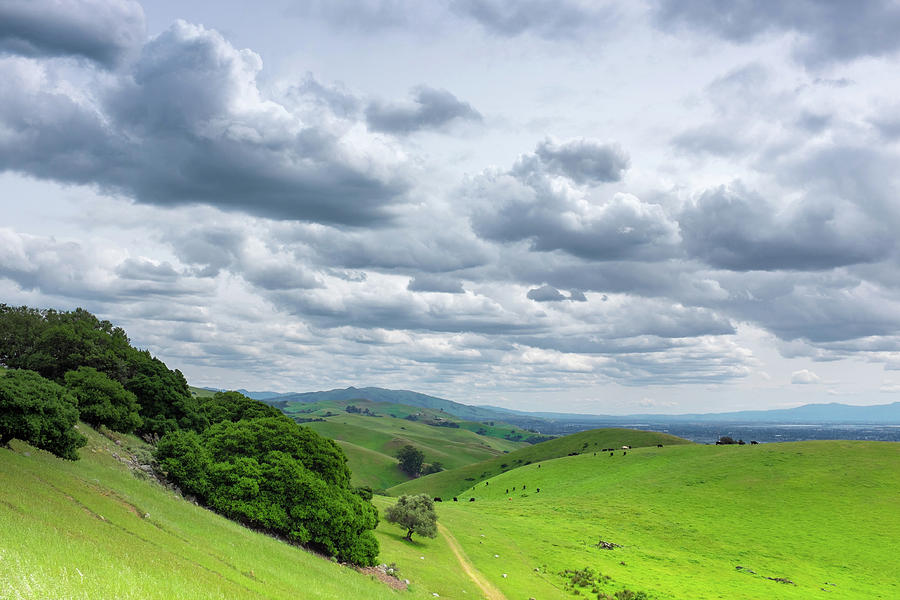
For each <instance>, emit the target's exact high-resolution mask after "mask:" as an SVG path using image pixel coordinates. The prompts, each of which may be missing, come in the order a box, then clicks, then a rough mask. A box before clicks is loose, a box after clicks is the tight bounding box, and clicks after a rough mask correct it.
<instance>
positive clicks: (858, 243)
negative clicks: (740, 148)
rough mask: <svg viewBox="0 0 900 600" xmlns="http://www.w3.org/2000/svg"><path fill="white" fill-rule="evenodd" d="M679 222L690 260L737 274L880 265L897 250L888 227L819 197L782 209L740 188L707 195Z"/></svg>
mask: <svg viewBox="0 0 900 600" xmlns="http://www.w3.org/2000/svg"><path fill="white" fill-rule="evenodd" d="M678 223H679V225H680V229H681V235H682V237H683V239H684V247H685V249H686V250H687V251H688V252H689V253H690V254H691V255H693V256H695V257H698V258H700V259H702V260H704V261H706V262H707V263H709V264H711V265H713V266H715V267H719V268H724V269H731V270H736V271H747V270H784V269H799V270H822V269H830V268H833V267H837V266H844V265H852V264H856V263H864V262H873V261H877V260H880V259H882V258H884V257H885V256H886V255H887V253H888V252H889V251H890V250H891V248H892V247H893V244H894V241H893V236H892V235H891V234H890V233H889V231H888V230H887V229H886V228H884V226H883V224H880V223H877V222H873V221H872V220H870V219H869V218H868V216H867V215H866V214H865V212H864V211H862V210H860V209H859V208H858V207H857V206H856V205H855V204H853V203H850V202H840V201H833V200H832V199H829V198H827V197H822V196H817V197H807V198H804V199H801V200H798V201H796V202H793V203H791V204H787V205H783V206H781V207H778V206H777V205H776V203H773V202H769V201H767V200H766V199H764V198H762V197H761V196H760V195H759V194H757V193H754V192H752V191H750V190H748V189H746V188H745V187H744V186H743V185H742V184H741V183H740V182H735V183H733V184H731V185H730V186H720V187H718V188H714V189H711V190H708V191H706V192H704V193H703V194H702V195H701V196H700V197H699V198H698V199H697V200H696V202H694V203H690V204H688V205H687V206H686V207H685V208H684V209H683V210H682V212H681V214H680V215H679V216H678ZM863 232H865V234H863Z"/></svg>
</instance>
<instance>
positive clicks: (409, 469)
mask: <svg viewBox="0 0 900 600" xmlns="http://www.w3.org/2000/svg"><path fill="white" fill-rule="evenodd" d="M397 460H399V461H400V469H401V470H402V471H403V472H404V473H406V474H407V475H409V476H411V477H418V475H419V473H421V472H422V463H423V462H425V453H424V452H422V451H421V450H419V449H418V448H414V447H412V446H410V445H409V444H407V445H405V446H403V447H402V448H400V449H399V450H397Z"/></svg>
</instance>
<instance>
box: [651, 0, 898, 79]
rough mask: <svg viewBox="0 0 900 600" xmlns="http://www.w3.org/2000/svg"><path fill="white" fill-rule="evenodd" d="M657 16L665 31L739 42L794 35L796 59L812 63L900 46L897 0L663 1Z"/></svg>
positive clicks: (876, 53) (886, 52) (842, 59)
mask: <svg viewBox="0 0 900 600" xmlns="http://www.w3.org/2000/svg"><path fill="white" fill-rule="evenodd" d="M655 20H656V23H657V25H659V26H660V27H662V28H663V29H667V30H670V31H674V30H677V29H679V28H681V27H688V28H691V29H696V30H700V31H705V32H708V33H711V34H713V35H715V36H718V37H721V38H722V39H725V40H728V41H730V42H734V43H738V44H745V43H749V42H751V41H753V40H755V39H756V38H757V37H760V36H762V35H766V34H779V33H793V34H795V35H796V36H797V42H796V43H795V46H794V54H795V57H796V58H797V59H798V60H799V61H801V62H802V63H803V64H805V65H806V66H808V67H820V66H823V65H827V64H829V63H834V62H845V61H850V60H854V59H857V58H860V57H864V56H884V55H889V54H893V53H894V52H895V51H896V50H897V49H898V48H900V38H898V36H897V35H896V32H897V29H898V27H900V6H898V5H897V3H896V2H892V1H891V0H860V1H858V2H821V1H818V0H796V1H794V2H778V1H765V2H747V1H741V2H707V1H704V0H662V2H659V3H658V5H657V7H656V9H655Z"/></svg>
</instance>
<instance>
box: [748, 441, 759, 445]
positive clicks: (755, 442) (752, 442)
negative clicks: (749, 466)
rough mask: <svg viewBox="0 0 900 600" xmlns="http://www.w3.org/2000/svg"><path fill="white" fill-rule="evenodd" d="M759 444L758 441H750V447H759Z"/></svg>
mask: <svg viewBox="0 0 900 600" xmlns="http://www.w3.org/2000/svg"><path fill="white" fill-rule="evenodd" d="M758 443H759V442H757V441H756V440H750V445H751V446H755V445H757V444H758Z"/></svg>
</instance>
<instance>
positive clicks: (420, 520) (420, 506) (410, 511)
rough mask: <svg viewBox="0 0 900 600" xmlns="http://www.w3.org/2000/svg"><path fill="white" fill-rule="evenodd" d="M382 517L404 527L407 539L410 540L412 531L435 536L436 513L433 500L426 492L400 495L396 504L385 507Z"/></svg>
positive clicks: (431, 536)
mask: <svg viewBox="0 0 900 600" xmlns="http://www.w3.org/2000/svg"><path fill="white" fill-rule="evenodd" d="M384 518H385V520H386V521H387V522H388V523H396V524H397V525H400V526H401V527H403V528H405V529H406V539H407V540H409V541H412V534H413V533H418V534H419V535H424V536H425V537H430V538H433V537H436V536H437V513H436V512H435V511H434V502H433V501H432V499H431V498H430V497H429V496H427V495H426V494H418V495H416V496H400V499H399V500H397V504H395V505H393V506H389V507H388V508H387V510H386V511H385V513H384Z"/></svg>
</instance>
